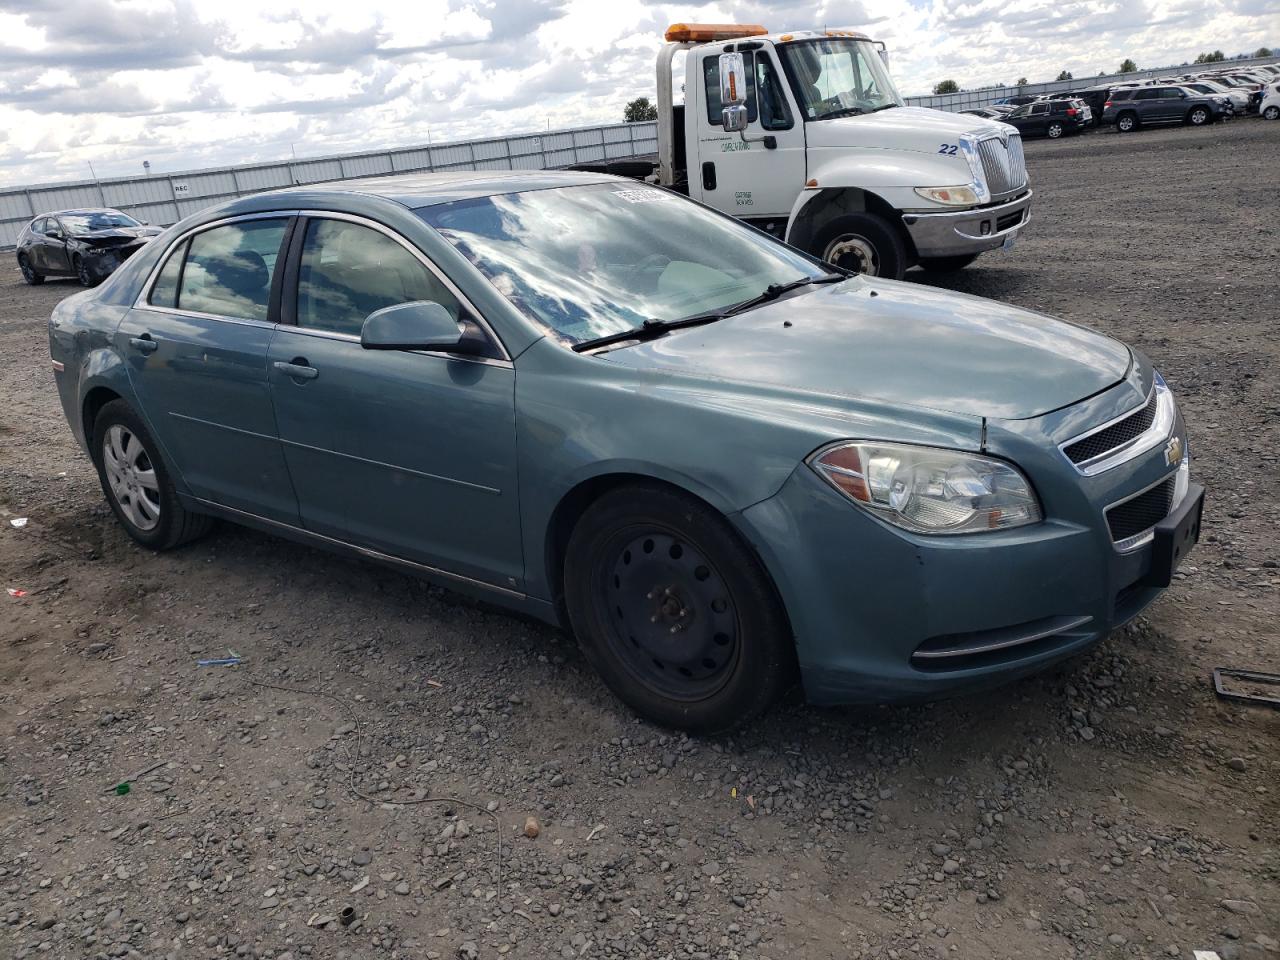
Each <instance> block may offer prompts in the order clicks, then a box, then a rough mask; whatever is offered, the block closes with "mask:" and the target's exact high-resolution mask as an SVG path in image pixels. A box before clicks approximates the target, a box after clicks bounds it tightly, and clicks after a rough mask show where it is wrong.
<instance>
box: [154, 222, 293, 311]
mask: <svg viewBox="0 0 1280 960" xmlns="http://www.w3.org/2000/svg"><path fill="white" fill-rule="evenodd" d="M287 224H288V220H286V219H283V218H281V219H274V218H272V219H265V220H243V221H240V222H239V223H229V224H227V225H226V226H222V227H214V228H213V229H212V230H205V231H204V232H203V233H197V234H196V235H195V236H194V237H192V238H191V241H190V244H189V246H188V248H187V260H186V264H185V265H184V266H183V268H182V282H181V284H180V285H179V289H178V309H179V310H189V311H191V312H192V313H210V314H213V315H215V316H219V317H230V318H232V319H235V320H258V321H261V322H263V323H265V322H266V321H267V317H268V314H269V312H270V304H271V272H272V270H273V269H274V268H275V264H276V260H277V258H278V257H279V254H280V243H281V241H283V240H284V231H285V226H286V225H287Z"/></svg>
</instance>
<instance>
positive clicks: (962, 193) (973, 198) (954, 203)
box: [916, 184, 980, 207]
mask: <svg viewBox="0 0 1280 960" xmlns="http://www.w3.org/2000/svg"><path fill="white" fill-rule="evenodd" d="M916 194H917V195H918V196H921V197H924V198H925V199H926V200H932V201H933V202H934V203H945V204H947V205H948V206H951V207H972V206H973V205H974V204H976V203H979V202H980V201H979V199H978V191H976V190H974V189H973V187H972V186H969V185H967V184H966V185H965V186H961V187H916Z"/></svg>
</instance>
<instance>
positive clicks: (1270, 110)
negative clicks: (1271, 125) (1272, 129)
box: [1262, 105, 1280, 120]
mask: <svg viewBox="0 0 1280 960" xmlns="http://www.w3.org/2000/svg"><path fill="white" fill-rule="evenodd" d="M1262 119H1263V120H1280V107H1277V106H1274V105H1272V106H1270V107H1267V109H1265V110H1263V111H1262Z"/></svg>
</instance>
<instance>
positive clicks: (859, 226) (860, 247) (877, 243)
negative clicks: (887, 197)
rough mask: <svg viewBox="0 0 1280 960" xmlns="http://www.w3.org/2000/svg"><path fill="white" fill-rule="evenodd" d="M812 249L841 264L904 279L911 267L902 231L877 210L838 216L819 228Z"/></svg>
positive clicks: (872, 274)
mask: <svg viewBox="0 0 1280 960" xmlns="http://www.w3.org/2000/svg"><path fill="white" fill-rule="evenodd" d="M809 252H810V253H812V254H813V255H814V256H816V257H819V258H821V259H822V260H825V261H827V263H834V264H835V265H836V266H837V267H843V268H844V269H846V270H850V271H852V272H854V273H861V274H866V275H867V276H872V277H888V278H889V279H890V280H901V279H902V275H903V273H905V272H906V269H907V249H906V244H904V243H903V241H902V235H901V233H900V232H899V231H898V229H897V227H895V226H894V225H893V224H892V223H890V222H889V221H888V220H886V219H885V218H884V217H881V216H878V215H876V214H874V213H852V214H849V215H847V216H843V217H836V218H835V219H834V220H832V221H831V222H829V223H828V224H826V225H825V226H824V227H823V228H822V229H821V230H819V231H818V233H817V236H816V237H814V241H813V245H812V247H811V248H810V250H809Z"/></svg>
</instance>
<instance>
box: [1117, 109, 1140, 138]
mask: <svg viewBox="0 0 1280 960" xmlns="http://www.w3.org/2000/svg"><path fill="white" fill-rule="evenodd" d="M1116 129H1117V130H1118V131H1120V132H1121V133H1130V132H1132V131H1134V130H1137V129H1138V116H1137V114H1134V113H1122V114H1120V116H1118V117H1116Z"/></svg>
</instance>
